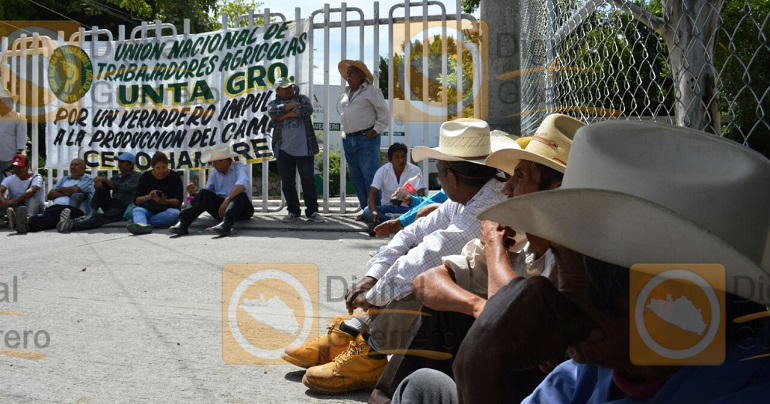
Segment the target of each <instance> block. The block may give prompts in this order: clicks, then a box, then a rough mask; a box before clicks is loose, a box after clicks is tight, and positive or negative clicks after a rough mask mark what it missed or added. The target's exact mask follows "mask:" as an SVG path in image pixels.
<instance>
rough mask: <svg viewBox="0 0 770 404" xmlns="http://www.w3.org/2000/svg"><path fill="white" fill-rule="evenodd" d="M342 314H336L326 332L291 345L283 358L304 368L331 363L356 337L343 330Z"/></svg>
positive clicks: (285, 350) (286, 349)
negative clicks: (299, 343)
mask: <svg viewBox="0 0 770 404" xmlns="http://www.w3.org/2000/svg"><path fill="white" fill-rule="evenodd" d="M340 324H342V316H335V317H334V322H333V323H332V324H329V325H327V326H326V330H327V331H326V333H325V334H323V335H321V336H320V337H318V338H316V339H314V340H312V341H310V342H308V343H306V344H303V345H300V346H296V345H289V346H287V347H286V348H285V349H284V350H283V352H284V354H283V355H281V359H283V360H285V361H286V362H289V363H291V364H292V365H297V366H299V367H303V368H309V367H312V366H318V365H323V364H325V363H329V362H331V361H332V359H334V358H335V357H336V356H337V355H339V354H341V353H342V352H344V351H345V350H346V349H347V348H348V346H349V345H350V343H351V342H353V341H354V340H355V339H356V338H355V337H354V336H352V335H350V334H348V333H346V332H344V331H342V330H340Z"/></svg>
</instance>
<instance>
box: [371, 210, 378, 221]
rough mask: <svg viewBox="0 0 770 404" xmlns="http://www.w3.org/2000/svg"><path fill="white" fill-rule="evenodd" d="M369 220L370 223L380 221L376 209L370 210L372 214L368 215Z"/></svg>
mask: <svg viewBox="0 0 770 404" xmlns="http://www.w3.org/2000/svg"><path fill="white" fill-rule="evenodd" d="M369 221H370V222H371V223H379V222H380V214H379V213H378V212H377V211H376V210H375V211H372V215H371V216H370V217H369Z"/></svg>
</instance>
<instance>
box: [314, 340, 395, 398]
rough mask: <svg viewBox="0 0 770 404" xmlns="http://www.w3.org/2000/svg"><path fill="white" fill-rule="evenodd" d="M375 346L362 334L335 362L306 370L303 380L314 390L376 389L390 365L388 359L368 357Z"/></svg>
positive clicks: (331, 392) (349, 390) (347, 391)
mask: <svg viewBox="0 0 770 404" xmlns="http://www.w3.org/2000/svg"><path fill="white" fill-rule="evenodd" d="M371 350H372V347H370V346H369V344H367V343H366V340H364V337H363V336H362V335H361V334H359V335H358V337H357V338H356V340H355V341H354V342H351V343H350V347H348V349H347V350H346V351H345V352H343V353H341V354H340V355H339V356H337V357H336V358H334V361H332V362H330V363H327V364H325V365H321V366H314V367H312V368H310V369H308V370H307V372H305V376H304V377H303V378H302V383H303V384H304V385H305V386H307V387H308V388H309V389H311V390H313V391H317V392H319V393H323V394H345V393H349V392H351V391H356V390H361V389H368V390H371V389H373V388H374V385H375V384H377V380H379V378H380V375H382V372H383V371H384V370H385V365H387V364H388V359H387V357H385V356H384V355H380V356H382V357H383V358H382V359H375V358H370V357H369V352H371Z"/></svg>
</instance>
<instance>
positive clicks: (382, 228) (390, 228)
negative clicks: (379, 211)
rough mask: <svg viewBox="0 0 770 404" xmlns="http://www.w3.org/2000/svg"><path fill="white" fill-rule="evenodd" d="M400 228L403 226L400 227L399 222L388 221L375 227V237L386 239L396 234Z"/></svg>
mask: <svg viewBox="0 0 770 404" xmlns="http://www.w3.org/2000/svg"><path fill="white" fill-rule="evenodd" d="M402 228H403V226H402V225H401V221H400V220H398V219H390V220H386V221H384V222H382V223H380V224H379V225H377V227H375V228H374V232H375V233H376V234H377V237H388V236H390V235H391V234H394V233H398V231H399V230H401V229H402Z"/></svg>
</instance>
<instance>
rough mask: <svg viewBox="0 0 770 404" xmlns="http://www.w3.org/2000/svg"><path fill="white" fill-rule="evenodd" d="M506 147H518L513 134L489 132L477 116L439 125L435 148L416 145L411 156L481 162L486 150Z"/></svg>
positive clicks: (485, 124)
mask: <svg viewBox="0 0 770 404" xmlns="http://www.w3.org/2000/svg"><path fill="white" fill-rule="evenodd" d="M506 148H514V149H517V148H519V145H518V144H517V143H516V140H514V137H513V136H510V135H508V134H507V133H505V132H502V131H493V132H491V133H490V131H489V124H487V123H486V122H485V121H482V120H480V119H472V118H461V119H455V120H454V121H448V122H444V123H442V124H441V129H440V131H439V138H438V147H433V148H431V147H425V146H416V147H415V148H414V149H412V159H414V161H420V160H424V159H428V158H430V159H437V160H444V161H468V162H471V163H477V164H485V162H484V159H486V157H487V156H489V154H490V153H492V152H495V151H497V150H502V149H506Z"/></svg>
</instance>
